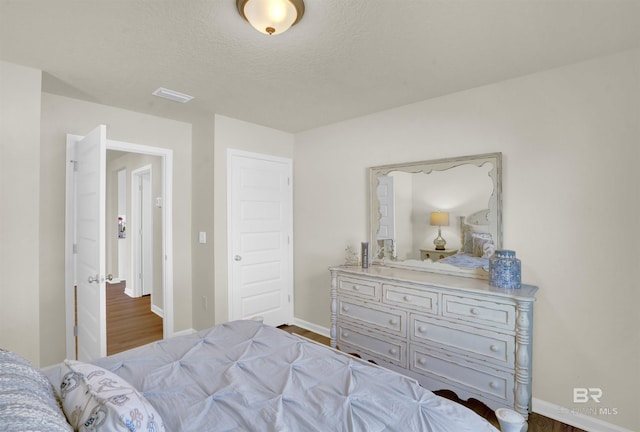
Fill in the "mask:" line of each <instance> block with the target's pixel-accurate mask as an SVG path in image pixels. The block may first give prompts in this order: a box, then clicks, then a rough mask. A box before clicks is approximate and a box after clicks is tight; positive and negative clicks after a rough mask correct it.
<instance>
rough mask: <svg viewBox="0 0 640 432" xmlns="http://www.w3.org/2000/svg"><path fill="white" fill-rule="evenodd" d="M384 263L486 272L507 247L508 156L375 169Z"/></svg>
mask: <svg viewBox="0 0 640 432" xmlns="http://www.w3.org/2000/svg"><path fill="white" fill-rule="evenodd" d="M370 176H371V228H372V233H371V236H372V238H371V243H372V244H373V245H374V249H373V250H372V252H373V253H374V259H377V260H378V263H382V264H384V265H390V266H402V267H413V268H416V269H423V270H428V271H437V272H444V273H452V274H462V275H464V276H471V277H482V278H484V277H486V272H487V271H488V265H489V257H490V256H491V255H492V254H493V252H494V251H495V249H499V248H500V247H501V243H502V239H501V232H502V226H501V188H502V186H501V154H500V153H492V154H488V155H477V156H466V157H462V158H451V159H441V160H436V161H425V162H417V163H409V164H399V165H388V166H383V167H374V168H371V169H370Z"/></svg>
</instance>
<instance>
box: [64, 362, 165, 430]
mask: <svg viewBox="0 0 640 432" xmlns="http://www.w3.org/2000/svg"><path fill="white" fill-rule="evenodd" d="M60 396H61V398H62V407H63V409H64V412H65V414H66V415H67V418H68V419H69V423H71V425H72V426H73V427H74V428H75V429H76V430H78V431H80V432H85V431H87V432H89V431H98V430H99V431H101V432H116V431H122V432H138V431H140V432H142V431H146V432H164V430H165V428H164V423H163V422H162V419H161V418H160V415H159V414H158V413H157V412H156V410H155V409H154V408H153V406H151V404H150V403H149V402H148V401H147V400H146V399H145V398H144V396H142V395H141V394H140V393H139V392H138V391H137V390H136V389H135V388H134V387H133V386H132V385H131V384H129V383H128V382H126V381H125V380H124V379H122V378H121V377H119V376H118V375H116V374H114V373H113V372H110V371H108V370H106V369H103V368H101V367H99V366H95V365H92V364H88V363H82V362H79V361H75V360H65V362H64V367H63V377H62V382H61V383H60Z"/></svg>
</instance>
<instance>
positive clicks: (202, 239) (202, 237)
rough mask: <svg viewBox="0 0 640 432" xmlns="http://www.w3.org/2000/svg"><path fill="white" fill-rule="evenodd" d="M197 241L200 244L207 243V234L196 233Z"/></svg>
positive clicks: (203, 232)
mask: <svg viewBox="0 0 640 432" xmlns="http://www.w3.org/2000/svg"><path fill="white" fill-rule="evenodd" d="M198 241H200V243H202V244H205V243H206V242H207V233H206V232H205V231H200V233H198Z"/></svg>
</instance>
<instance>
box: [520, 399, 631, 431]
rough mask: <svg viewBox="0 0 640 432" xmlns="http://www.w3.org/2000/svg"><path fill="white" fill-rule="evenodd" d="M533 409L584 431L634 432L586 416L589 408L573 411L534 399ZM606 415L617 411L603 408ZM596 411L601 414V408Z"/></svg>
mask: <svg viewBox="0 0 640 432" xmlns="http://www.w3.org/2000/svg"><path fill="white" fill-rule="evenodd" d="M531 408H532V411H533V412H536V413H538V414H541V415H543V416H545V417H549V418H551V419H553V420H557V421H560V422H562V423H565V424H568V425H571V426H574V427H577V428H580V429H584V430H586V431H589V432H633V431H632V430H630V429H625V428H623V427H621V426H616V425H614V424H611V423H608V422H606V421H604V420H601V419H599V418H596V417H592V416H590V415H587V414H585V413H586V412H589V411H587V410H589V409H591V408H588V409H586V410H585V411H583V412H580V411H578V410H575V409H574V410H571V409H569V408H566V407H563V406H560V405H556V404H553V403H551V402H546V401H543V400H540V399H537V398H533V400H532V401H531ZM602 409H603V410H604V411H602V412H603V413H606V414H605V415H609V416H614V415H615V411H613V409H612V408H602ZM595 410H596V411H594V412H595V413H596V415H597V413H599V412H601V411H600V409H599V408H595Z"/></svg>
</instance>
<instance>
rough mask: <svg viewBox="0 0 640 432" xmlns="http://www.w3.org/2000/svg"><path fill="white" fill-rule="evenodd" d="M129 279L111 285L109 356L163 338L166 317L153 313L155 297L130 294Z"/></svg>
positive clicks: (108, 304) (108, 286)
mask: <svg viewBox="0 0 640 432" xmlns="http://www.w3.org/2000/svg"><path fill="white" fill-rule="evenodd" d="M124 289H125V282H120V283H115V284H109V283H108V284H107V355H111V354H116V353H119V352H121V351H125V350H128V349H130V348H135V347H138V346H141V345H144V344H148V343H150V342H154V341H157V340H160V339H162V335H163V332H162V318H161V317H159V316H158V315H156V314H155V313H153V312H151V296H148V295H147V296H142V297H138V298H132V297H129V296H128V295H126V294H125V293H124Z"/></svg>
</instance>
